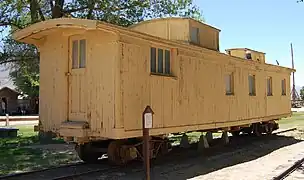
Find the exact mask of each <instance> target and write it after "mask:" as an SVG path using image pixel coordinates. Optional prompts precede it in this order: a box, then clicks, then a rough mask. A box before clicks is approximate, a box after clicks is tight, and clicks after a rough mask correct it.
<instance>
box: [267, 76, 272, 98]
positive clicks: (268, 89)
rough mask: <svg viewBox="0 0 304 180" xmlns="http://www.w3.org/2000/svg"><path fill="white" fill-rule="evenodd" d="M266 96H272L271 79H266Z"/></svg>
mask: <svg viewBox="0 0 304 180" xmlns="http://www.w3.org/2000/svg"><path fill="white" fill-rule="evenodd" d="M267 96H272V77H268V78H267Z"/></svg>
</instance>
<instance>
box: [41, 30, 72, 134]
mask: <svg viewBox="0 0 304 180" xmlns="http://www.w3.org/2000/svg"><path fill="white" fill-rule="evenodd" d="M58 37H60V38H58ZM39 50H40V89H39V91H40V92H39V99H40V103H39V111H40V112H39V114H40V115H39V116H40V121H41V123H42V127H43V130H44V131H51V130H54V131H57V130H58V129H59V127H60V124H61V123H62V122H63V121H65V120H66V119H67V113H68V109H67V107H68V98H67V97H68V83H67V78H66V76H65V73H66V72H67V71H68V37H66V36H62V33H61V32H57V33H55V34H50V35H48V36H47V37H46V40H45V42H44V44H43V45H41V46H40V48H39Z"/></svg>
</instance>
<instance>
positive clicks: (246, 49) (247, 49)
mask: <svg viewBox="0 0 304 180" xmlns="http://www.w3.org/2000/svg"><path fill="white" fill-rule="evenodd" d="M230 50H244V51H252V52H257V53H261V54H266V53H264V52H261V51H257V50H253V49H249V48H230V49H226V51H230Z"/></svg>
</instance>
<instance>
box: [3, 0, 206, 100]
mask: <svg viewBox="0 0 304 180" xmlns="http://www.w3.org/2000/svg"><path fill="white" fill-rule="evenodd" d="M66 16H71V17H75V18H85V19H96V20H101V21H105V22H109V23H112V24H116V25H120V26H129V25H131V24H134V23H137V22H140V21H143V20H145V19H151V18H158V17H168V16H179V17H192V18H194V19H197V20H200V21H203V19H202V14H201V12H200V10H199V8H198V7H197V6H196V5H194V4H193V2H192V0H111V1H109V0H5V1H2V2H0V26H2V27H9V28H10V33H11V32H13V31H15V30H18V29H22V28H24V27H26V26H28V25H30V24H33V23H36V22H39V21H45V20H47V19H52V18H60V17H66ZM0 64H6V65H7V67H8V69H9V70H10V77H11V78H12V80H13V82H14V84H15V85H16V87H17V88H18V89H19V90H21V91H22V92H24V93H25V94H27V95H29V96H37V95H38V89H39V55H38V52H37V50H36V48H35V47H33V46H30V45H26V44H22V43H18V42H16V41H14V40H12V38H11V36H10V35H9V36H7V37H6V38H5V39H4V46H3V50H2V52H0Z"/></svg>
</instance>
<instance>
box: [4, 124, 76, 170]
mask: <svg viewBox="0 0 304 180" xmlns="http://www.w3.org/2000/svg"><path fill="white" fill-rule="evenodd" d="M16 128H19V131H18V136H17V137H16V138H3V139H0V162H1V163H0V175H5V174H9V173H14V172H21V171H29V170H35V169H40V168H46V167H49V166H55V165H59V164H65V163H67V162H70V161H72V160H75V159H77V156H75V155H74V154H72V153H71V152H67V151H65V152H58V151H57V152H52V151H49V150H46V149H32V148H29V146H30V145H37V144H41V143H40V141H39V138H38V133H37V132H34V127H33V126H17V127H16ZM62 142H63V141H62V140H61V139H54V140H52V141H51V143H62Z"/></svg>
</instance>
